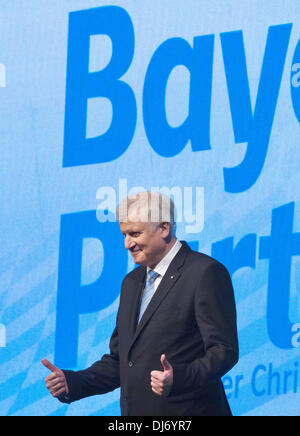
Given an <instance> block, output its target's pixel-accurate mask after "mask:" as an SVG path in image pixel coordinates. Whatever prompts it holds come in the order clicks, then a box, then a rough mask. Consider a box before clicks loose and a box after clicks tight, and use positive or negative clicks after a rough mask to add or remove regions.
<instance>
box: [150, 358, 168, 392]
mask: <svg viewBox="0 0 300 436" xmlns="http://www.w3.org/2000/svg"><path fill="white" fill-rule="evenodd" d="M160 361H161V364H162V367H163V369H164V370H163V371H151V387H152V390H153V392H155V393H156V394H157V395H161V396H163V397H166V396H167V395H169V393H170V391H171V388H172V385H173V368H172V366H171V364H170V363H169V362H168V361H167V358H166V355H165V354H162V355H161V358H160Z"/></svg>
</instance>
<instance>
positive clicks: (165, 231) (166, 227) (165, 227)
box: [160, 222, 171, 238]
mask: <svg viewBox="0 0 300 436" xmlns="http://www.w3.org/2000/svg"><path fill="white" fill-rule="evenodd" d="M160 228H161V235H162V237H163V238H169V237H170V236H171V231H170V230H171V229H170V223H168V222H163V223H160Z"/></svg>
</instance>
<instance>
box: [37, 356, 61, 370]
mask: <svg viewBox="0 0 300 436" xmlns="http://www.w3.org/2000/svg"><path fill="white" fill-rule="evenodd" d="M41 362H42V364H43V365H44V366H45V367H46V368H48V369H49V370H50V371H51V372H56V371H59V369H58V368H57V367H56V366H54V365H53V364H52V363H51V362H49V360H47V359H42V360H41Z"/></svg>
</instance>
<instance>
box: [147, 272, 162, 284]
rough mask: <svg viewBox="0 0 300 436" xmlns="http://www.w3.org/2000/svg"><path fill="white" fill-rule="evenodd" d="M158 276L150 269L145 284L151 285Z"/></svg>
mask: <svg viewBox="0 0 300 436" xmlns="http://www.w3.org/2000/svg"><path fill="white" fill-rule="evenodd" d="M158 276H159V274H158V273H157V272H155V271H153V270H152V269H150V270H149V271H148V273H147V282H148V283H149V284H150V283H153V282H154V281H155V280H156V279H157V277H158Z"/></svg>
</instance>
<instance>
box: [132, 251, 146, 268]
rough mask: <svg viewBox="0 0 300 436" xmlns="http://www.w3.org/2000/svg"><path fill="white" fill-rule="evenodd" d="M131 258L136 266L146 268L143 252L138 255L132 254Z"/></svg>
mask: <svg viewBox="0 0 300 436" xmlns="http://www.w3.org/2000/svg"><path fill="white" fill-rule="evenodd" d="M131 256H132V259H133V261H134V263H135V264H136V265H140V266H146V263H145V258H144V256H143V255H142V252H141V251H138V252H136V253H133V252H131Z"/></svg>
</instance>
